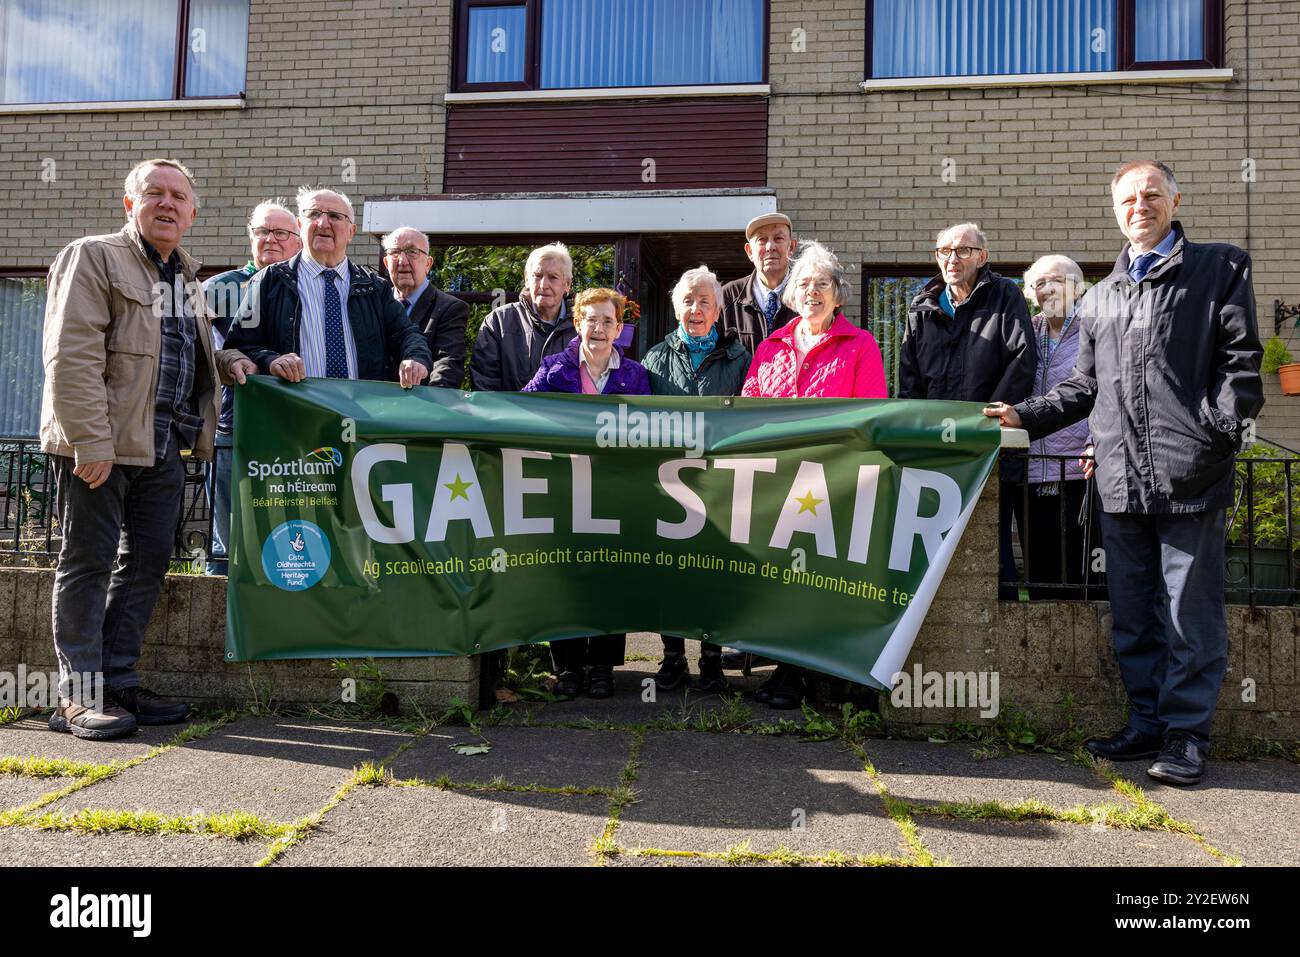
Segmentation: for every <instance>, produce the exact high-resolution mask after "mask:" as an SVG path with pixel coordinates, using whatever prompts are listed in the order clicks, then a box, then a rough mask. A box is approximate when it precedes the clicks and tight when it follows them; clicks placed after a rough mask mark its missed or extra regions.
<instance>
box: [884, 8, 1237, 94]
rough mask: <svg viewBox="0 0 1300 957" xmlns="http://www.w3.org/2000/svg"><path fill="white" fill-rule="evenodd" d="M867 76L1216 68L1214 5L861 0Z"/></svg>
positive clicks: (1218, 29)
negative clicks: (865, 18)
mask: <svg viewBox="0 0 1300 957" xmlns="http://www.w3.org/2000/svg"><path fill="white" fill-rule="evenodd" d="M867 9H868V37H869V39H868V45H867V53H868V64H867V76H868V77H870V78H872V79H883V78H896V77H944V76H952V77H960V76H1000V75H1016V74H1044V73H1102V72H1115V71H1130V70H1152V69H1205V68H1212V67H1218V66H1222V62H1221V61H1222V24H1223V11H1222V0H868V7H867Z"/></svg>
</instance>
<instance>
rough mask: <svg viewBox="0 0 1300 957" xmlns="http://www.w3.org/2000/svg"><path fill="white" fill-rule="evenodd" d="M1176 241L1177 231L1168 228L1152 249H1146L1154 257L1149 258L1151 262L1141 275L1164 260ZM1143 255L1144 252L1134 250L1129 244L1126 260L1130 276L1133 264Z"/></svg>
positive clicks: (1144, 274) (1172, 249)
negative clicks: (1163, 236) (1154, 255)
mask: <svg viewBox="0 0 1300 957" xmlns="http://www.w3.org/2000/svg"><path fill="white" fill-rule="evenodd" d="M1177 242H1178V233H1176V232H1175V231H1174V230H1173V229H1170V230H1169V232H1168V233H1166V234H1165V238H1164V239H1162V240H1160V242H1159V243H1158V244H1157V245H1156V247H1155V248H1154V249H1150V250H1148V251H1147V252H1153V253H1155V254H1156V258H1155V259H1153V260H1151V264H1150V265H1149V266H1147V268H1146V269H1145V270H1144V271H1143V273H1142V275H1143V277H1144V278H1145V276H1146V274H1147V273H1149V272H1150V271H1151V270H1153V269H1155V268H1156V267H1157V266H1158V265H1160V264H1161V263H1162V262H1164V261H1165V260H1166V259H1168V258H1169V254H1170V253H1171V252H1173V251H1174V245H1175V244H1176V243H1177ZM1144 255H1146V254H1145V253H1138V252H1135V251H1134V250H1133V247H1132V246H1131V245H1130V246H1129V249H1128V262H1129V275H1130V276H1132V275H1133V264H1134V263H1136V262H1137V260H1138V257H1139V256H1144ZM1137 281H1138V280H1134V282H1137Z"/></svg>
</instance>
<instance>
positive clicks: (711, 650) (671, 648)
mask: <svg viewBox="0 0 1300 957" xmlns="http://www.w3.org/2000/svg"><path fill="white" fill-rule="evenodd" d="M662 641H663V643H664V654H666V655H684V654H686V639H685V638H674V637H673V636H672V635H663V636H662ZM700 657H701V658H713V657H718V658H721V657H722V646H721V645H715V644H714V643H713V642H711V641H701V642H700Z"/></svg>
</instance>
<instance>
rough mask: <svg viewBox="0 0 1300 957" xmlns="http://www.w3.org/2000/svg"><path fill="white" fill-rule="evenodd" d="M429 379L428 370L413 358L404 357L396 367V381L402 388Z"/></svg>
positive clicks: (408, 387)
mask: <svg viewBox="0 0 1300 957" xmlns="http://www.w3.org/2000/svg"><path fill="white" fill-rule="evenodd" d="M428 380H429V370H428V369H426V368H425V367H424V366H423V365H422V364H421V363H419V362H416V361H415V360H414V359H406V360H404V361H403V362H402V364H401V365H400V366H399V367H398V369H397V381H398V382H400V383H401V384H402V388H403V389H410V388H412V387H414V386H417V385H423V384H424V383H425V382H427V381H428Z"/></svg>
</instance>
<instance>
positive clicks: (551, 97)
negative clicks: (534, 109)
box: [443, 83, 772, 104]
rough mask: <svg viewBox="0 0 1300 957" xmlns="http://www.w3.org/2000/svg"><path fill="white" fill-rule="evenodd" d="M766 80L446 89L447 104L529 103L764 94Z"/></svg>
mask: <svg viewBox="0 0 1300 957" xmlns="http://www.w3.org/2000/svg"><path fill="white" fill-rule="evenodd" d="M771 92H772V86H771V84H768V83H739V84H734V85H723V86H625V87H596V88H591V89H586V88H584V89H578V90H492V91H490V92H483V93H448V94H446V95H445V96H444V97H443V102H444V103H447V104H455V103H529V102H539V101H540V102H548V101H555V100H630V99H645V98H647V97H680V96H768V95H770V94H771Z"/></svg>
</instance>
